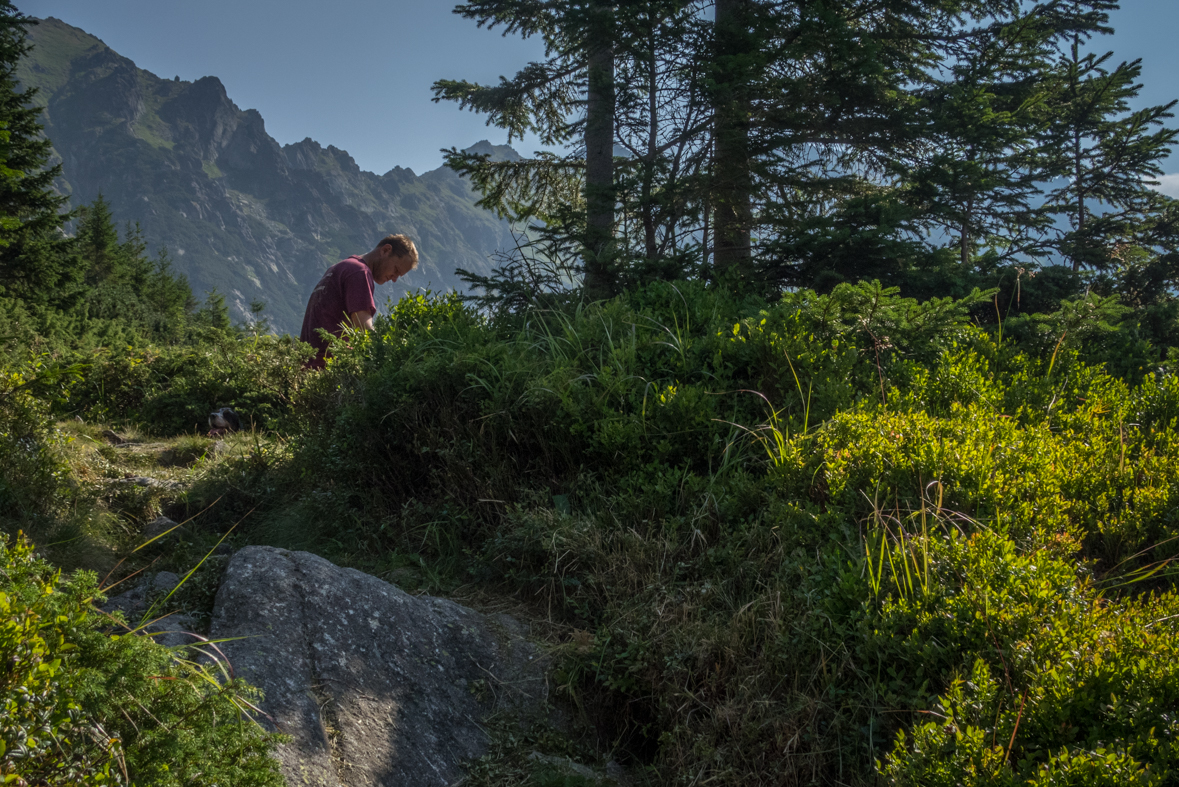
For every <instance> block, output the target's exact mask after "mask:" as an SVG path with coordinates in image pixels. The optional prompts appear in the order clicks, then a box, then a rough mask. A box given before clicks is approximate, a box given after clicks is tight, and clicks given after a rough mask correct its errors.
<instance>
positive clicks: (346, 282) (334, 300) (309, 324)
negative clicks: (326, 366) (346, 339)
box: [299, 256, 377, 369]
mask: <svg viewBox="0 0 1179 787" xmlns="http://www.w3.org/2000/svg"><path fill="white" fill-rule="evenodd" d="M373 286H374V282H373V272H372V271H370V270H369V269H368V266H367V265H365V264H364V263H363V262H362V261H361V259H360V257H357V256H352V257H349V258H348V259H346V260H341V261H340V262H337V263H336V264H335V265H333V266H332V267H330V268H328V269H327V272H326V273H324V274H323V278H322V279H320V280H319V284H317V285H315V289H314V290H312V292H311V298H310V299H308V301H307V311H306V312H305V313H304V314H303V331H302V333H300V334H299V338H300V339H302V340H303V341H305V342H307V343H308V344H310V345H311V346H312V347H314V348H316V349H317V350H319V353H318V354H317V355H316V356H315V358H314V359H313V360H312V361H311V362H310V363H309V364H308V365H309V366H311V367H312V368H316V369H321V368H323V363H324V355H325V354H326V353H327V346H328V345H327V342H326V341H325V340H324V339H322V338H320V336H319V329H320V328H323V329H324V330H325V331H327V332H328V333H330V334H333V335H335V336H339V335H340V334H342V333H343V332H344V328H343V325H344V324H347V322H348V315H349V314H352V313H353V312H368V313H369V314H373V315H375V314H376V313H377V303H376V301H374V300H373Z"/></svg>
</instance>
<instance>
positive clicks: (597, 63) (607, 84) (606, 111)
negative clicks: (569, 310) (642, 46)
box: [584, 0, 617, 300]
mask: <svg viewBox="0 0 1179 787" xmlns="http://www.w3.org/2000/svg"><path fill="white" fill-rule="evenodd" d="M592 9H593V14H594V22H593V30H592V32H591V34H590V36H589V39H588V42H589V47H590V49H589V51H588V52H587V56H588V57H587V59H588V83H589V84H588V95H587V104H586V124H585V204H586V243H585V246H586V248H585V281H584V289H585V294H586V297H588V298H590V299H591V300H599V299H602V298H609V297H610V296H612V295H614V293H615V290H616V288H617V276H616V274H615V271H614V270H613V268H614V266H613V264H612V257H613V254H614V48H613V47H614V40H613V39H614V37H613V30H612V27H613V26H612V18H613V9H612V7H611V6H610V5H608V4H607V3H606V2H603V0H595V2H594V3H593V6H592Z"/></svg>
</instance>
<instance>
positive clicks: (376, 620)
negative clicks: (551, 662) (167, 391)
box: [210, 547, 547, 787]
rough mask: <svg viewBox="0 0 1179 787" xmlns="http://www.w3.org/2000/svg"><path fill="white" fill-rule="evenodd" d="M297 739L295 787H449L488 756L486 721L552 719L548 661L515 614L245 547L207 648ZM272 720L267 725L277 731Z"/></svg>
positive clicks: (291, 779)
mask: <svg viewBox="0 0 1179 787" xmlns="http://www.w3.org/2000/svg"><path fill="white" fill-rule="evenodd" d="M233 637H242V638H244V639H236V640H233V641H229V642H224V643H222V644H220V645H219V647H220V648H221V650H222V651H224V653H225V655H226V656H227V657H228V659H229V661H230V663H231V664H232V666H233V669H234V673H235V675H236V676H237V677H242V678H245V679H246V680H248V681H250V682H251V683H253V684H254V685H256V686H258V687H260V688H261V689H262V690H263V691H264V692H265V694H266V700H265V702H264V703H263V706H262V707H263V709H264V710H265V711H266V713H267V714H269V715H270V717H271V719H272V720H273V724H274V725H275V726H276V727H277V728H278V729H279V730H280V731H281V732H284V733H286V734H288V735H290V736H291V738H292V740H291V742H290V743H289V744H286V745H284V746H282V747H280V750H279V752H278V758H279V760H280V763H281V765H282V770H283V773H284V775H285V776H286V778H287V781H288V783H289V784H290V785H292V787H297V786H299V785H316V786H318V785H325V786H327V787H336V786H337V785H345V786H346V787H352V786H353V785H356V786H359V785H390V787H392V785H396V786H397V787H419V786H420V787H427V786H430V787H433V786H435V785H450V784H454V783H455V782H457V781H459V780H460V778H461V777H462V771H461V768H460V764H461V763H462V762H463V761H464V760H467V759H470V758H473V757H478V756H480V755H482V754H484V753H485V751H486V749H487V745H488V737H487V733H486V732H485V730H484V729H483V727H482V726H481V722H482V721H484V720H485V719H487V718H488V717H489V716H490V715H492V714H495V713H499V712H502V711H508V712H511V713H513V714H520V715H521V716H522V717H525V718H526V717H529V716H535V717H536V718H539V717H540V715H541V714H543V713H544V712H545V711H544V707H545V701H546V699H547V693H546V684H545V675H544V665H543V663H542V662H543V661H544V659H543V658H542V657H541V654H540V653H539V651H537V649H536V648H535V647H534V646H532V645H531V644H530V643H528V642H527V640H525V639H524V637H523V636H522V632H521V631H520V629H519V626H518V624H516V623H514V622H513V621H512V620H511V619H510V618H507V617H506V616H495V617H488V616H484V615H481V614H479V613H477V612H475V611H473V610H470V609H467V608H465V607H462V606H460V605H458V604H455V603H453V602H451V601H446V600H444V599H438V598H431V597H428V596H411V595H409V594H407V593H405V592H403V591H401V590H399V589H397V588H396V587H394V586H393V585H390V584H389V583H387V582H383V581H381V580H379V579H377V578H376V577H373V576H369V575H368V574H363V573H361V572H359V571H354V570H352V569H345V568H339V567H337V566H335V565H333V564H332V563H329V562H328V561H327V560H324V559H323V558H320V557H317V556H315V555H312V554H309V553H306V552H289V551H286V550H282V549H274V548H270V547H247V548H245V549H242V550H241V551H239V552H238V553H236V554H235V555H234V556H233V559H232V560H231V561H230V563H229V566H228V568H227V570H226V572H225V577H224V579H223V580H222V584H221V588H220V590H219V591H218V593H217V601H216V606H215V608H214V611H213V622H212V629H211V631H210V639H213V640H215V641H216V640H221V639H224V638H233ZM268 723H269V722H268Z"/></svg>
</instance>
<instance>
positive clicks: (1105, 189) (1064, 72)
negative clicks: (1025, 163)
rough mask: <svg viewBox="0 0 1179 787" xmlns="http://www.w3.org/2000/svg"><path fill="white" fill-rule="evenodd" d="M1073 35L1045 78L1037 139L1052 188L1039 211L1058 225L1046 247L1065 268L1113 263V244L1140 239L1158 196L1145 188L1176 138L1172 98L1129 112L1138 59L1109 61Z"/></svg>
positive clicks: (1138, 71)
mask: <svg viewBox="0 0 1179 787" xmlns="http://www.w3.org/2000/svg"><path fill="white" fill-rule="evenodd" d="M1084 43H1085V40H1084V38H1083V37H1082V36H1081V35H1075V36H1074V37H1073V38H1072V40H1071V41H1070V42H1069V44H1068V46H1067V48H1066V49H1065V50H1064V52H1063V53H1062V56H1061V58H1060V61H1059V63H1058V65H1057V68H1056V70H1055V73H1054V74H1053V80H1052V87H1053V92H1052V97H1051V105H1050V106H1049V108H1048V113H1049V114H1048V117H1047V122H1046V124H1045V130H1044V133H1043V134H1042V135H1041V138H1040V140H1039V142H1040V145H1041V150H1042V151H1043V155H1044V157H1045V160H1046V164H1045V166H1046V168H1047V170H1048V171H1049V172H1050V173H1051V174H1052V175H1054V176H1055V177H1056V178H1058V179H1059V185H1057V186H1056V187H1055V188H1052V189H1051V190H1050V191H1049V192H1048V194H1047V200H1046V206H1045V209H1046V210H1047V211H1048V212H1049V213H1051V214H1052V215H1053V216H1055V217H1057V218H1058V220H1059V221H1060V222H1061V223H1062V224H1063V225H1064V226H1065V227H1066V229H1064V230H1063V231H1062V232H1061V234H1060V237H1059V239H1058V240H1057V241H1056V243H1055V244H1054V246H1055V249H1056V250H1057V251H1058V252H1059V253H1060V254H1061V255H1062V256H1063V257H1064V259H1066V260H1067V261H1068V262H1069V263H1070V264H1071V265H1072V267H1073V270H1079V269H1081V268H1092V269H1097V270H1104V269H1108V268H1110V267H1114V266H1116V265H1117V252H1118V249H1119V247H1120V246H1121V245H1124V244H1138V243H1141V242H1143V241H1142V237H1143V229H1144V228H1146V227H1148V226H1149V225H1150V224H1151V222H1152V216H1153V215H1154V214H1156V213H1157V212H1158V210H1159V206H1160V200H1159V199H1158V197H1157V195H1156V194H1155V193H1154V192H1152V191H1151V190H1150V189H1149V187H1148V185H1149V182H1150V181H1151V179H1152V178H1154V177H1157V176H1158V175H1161V174H1162V168H1161V166H1160V164H1159V162H1160V161H1161V160H1162V159H1163V158H1165V157H1166V156H1167V155H1168V154H1169V153H1170V151H1171V148H1172V147H1173V146H1174V144H1175V142H1176V135H1177V134H1179V132H1177V131H1176V130H1175V129H1173V128H1168V127H1167V126H1166V125H1165V121H1167V120H1169V119H1170V118H1171V117H1173V115H1172V113H1171V110H1172V109H1173V108H1174V107H1175V105H1176V103H1177V102H1175V101H1172V102H1170V103H1168V104H1165V105H1160V106H1152V107H1146V108H1144V109H1139V110H1135V111H1132V110H1131V109H1130V105H1131V102H1132V101H1133V100H1134V99H1135V98H1136V97H1137V96H1138V93H1139V91H1140V90H1141V88H1142V85H1141V84H1139V82H1138V80H1139V78H1140V77H1141V75H1142V61H1141V60H1134V61H1130V62H1121V63H1117V64H1116V65H1114V61H1113V53H1112V52H1106V53H1105V54H1101V55H1098V54H1095V53H1092V52H1085V51H1084Z"/></svg>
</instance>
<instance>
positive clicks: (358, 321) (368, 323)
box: [348, 311, 373, 331]
mask: <svg viewBox="0 0 1179 787" xmlns="http://www.w3.org/2000/svg"><path fill="white" fill-rule="evenodd" d="M348 321H349V322H350V323H352V327H353V328H357V329H361V328H363V329H364V330H366V331H371V330H372V329H373V316H372V313H370V312H366V311H359V312H352V313H351V314H349V315H348Z"/></svg>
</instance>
